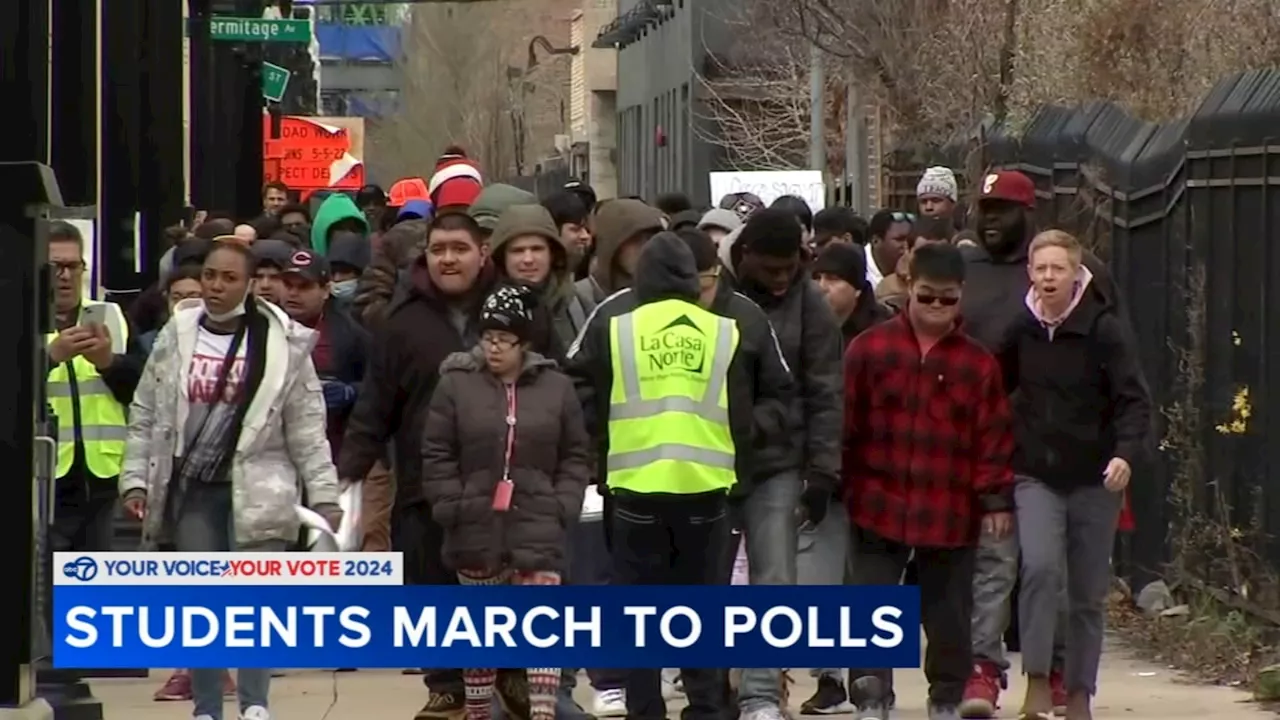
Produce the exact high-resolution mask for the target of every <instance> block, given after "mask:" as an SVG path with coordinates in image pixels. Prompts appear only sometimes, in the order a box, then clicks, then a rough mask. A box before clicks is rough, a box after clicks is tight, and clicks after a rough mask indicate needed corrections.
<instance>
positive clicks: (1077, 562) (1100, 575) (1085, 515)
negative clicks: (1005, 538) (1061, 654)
mask: <svg viewBox="0 0 1280 720" xmlns="http://www.w3.org/2000/svg"><path fill="white" fill-rule="evenodd" d="M1014 498H1015V500H1016V503H1017V508H1018V541H1019V543H1020V545H1021V546H1022V548H1021V549H1022V589H1021V590H1020V591H1019V596H1018V613H1019V614H1018V622H1019V626H1020V629H1021V634H1022V669H1023V671H1024V672H1025V673H1027V674H1028V675H1048V674H1049V671H1050V670H1051V669H1052V666H1053V656H1054V633H1055V630H1056V629H1058V626H1059V625H1060V622H1059V611H1058V610H1059V606H1060V602H1061V600H1060V598H1061V588H1062V587H1063V585H1064V582H1065V585H1066V596H1067V603H1068V609H1067V620H1066V627H1065V628H1062V630H1064V631H1065V632H1064V633H1063V634H1064V635H1065V637H1066V638H1068V639H1067V642H1066V663H1065V668H1064V673H1063V674H1064V678H1063V679H1064V681H1065V685H1066V689H1067V692H1078V691H1084V692H1087V693H1089V694H1090V695H1093V694H1095V693H1096V689H1097V680H1098V663H1099V661H1100V659H1101V657H1102V633H1103V628H1104V623H1105V618H1106V600H1107V588H1108V587H1109V586H1110V584H1111V548H1112V544H1113V543H1114V542H1115V534H1116V522H1117V521H1118V520H1119V517H1120V505H1121V502H1122V498H1123V495H1122V494H1121V493H1113V492H1111V491H1110V490H1107V489H1106V488H1105V487H1102V486H1101V485H1092V486H1088V487H1080V488H1076V489H1073V490H1071V491H1068V492H1059V491H1057V490H1054V489H1052V488H1050V487H1049V486H1047V485H1045V484H1044V483H1042V482H1040V481H1039V480H1034V479H1032V478H1026V477H1021V478H1018V485H1017V487H1016V489H1015V494H1014ZM1064 556H1065V558H1066V561H1065V568H1064V567H1063V565H1064V562H1063V558H1064ZM1064 570H1065V578H1064V577H1063V576H1064Z"/></svg>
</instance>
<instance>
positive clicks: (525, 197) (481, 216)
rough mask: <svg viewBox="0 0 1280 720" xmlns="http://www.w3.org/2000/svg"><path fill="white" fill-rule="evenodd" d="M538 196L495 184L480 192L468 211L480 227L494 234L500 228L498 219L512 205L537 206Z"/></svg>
mask: <svg viewBox="0 0 1280 720" xmlns="http://www.w3.org/2000/svg"><path fill="white" fill-rule="evenodd" d="M537 204H538V196H537V195H534V194H533V193H531V192H529V191H527V190H521V189H520V188H518V187H516V186H514V185H507V184H504V183H493V184H492V185H486V186H485V187H484V189H483V190H481V191H480V195H479V196H478V197H477V198H476V201H475V202H473V203H471V208H470V209H469V210H468V211H467V212H468V214H469V215H471V219H473V220H475V221H476V224H477V225H479V226H480V227H482V228H484V229H485V230H488V231H489V232H493V230H494V228H496V227H498V218H500V217H502V214H503V213H504V212H506V211H507V208H509V207H511V206H512V205H537Z"/></svg>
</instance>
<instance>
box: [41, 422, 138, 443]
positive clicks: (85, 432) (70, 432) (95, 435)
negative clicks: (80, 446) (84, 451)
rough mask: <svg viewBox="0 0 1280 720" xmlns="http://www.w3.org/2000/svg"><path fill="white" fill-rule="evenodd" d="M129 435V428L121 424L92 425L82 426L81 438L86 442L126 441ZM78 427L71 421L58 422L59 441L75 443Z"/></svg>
mask: <svg viewBox="0 0 1280 720" xmlns="http://www.w3.org/2000/svg"><path fill="white" fill-rule="evenodd" d="M128 435H129V428H128V427H127V426H121V425H90V426H88V427H81V428H80V439H81V440H83V441H84V442H87V443H89V442H124V441H125V439H126V438H127V437H128ZM75 441H76V429H75V428H73V427H71V426H70V423H67V424H66V425H63V424H62V423H59V424H58V442H59V443H74V442H75Z"/></svg>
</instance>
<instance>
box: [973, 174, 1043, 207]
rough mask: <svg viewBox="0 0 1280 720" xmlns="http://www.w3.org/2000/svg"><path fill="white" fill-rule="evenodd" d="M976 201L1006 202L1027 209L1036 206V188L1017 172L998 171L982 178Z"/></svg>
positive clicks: (1029, 179) (1029, 180) (1027, 178)
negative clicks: (979, 193)
mask: <svg viewBox="0 0 1280 720" xmlns="http://www.w3.org/2000/svg"><path fill="white" fill-rule="evenodd" d="M978 200H979V201H982V200H1007V201H1009V202H1015V203H1018V204H1019V205H1025V206H1027V207H1029V208H1034V207H1035V206H1036V186H1035V183H1033V182H1031V178H1029V177H1027V176H1026V175H1023V174H1022V173H1020V172H1018V171H1017V170H998V171H996V172H993V173H988V174H987V175H986V176H985V177H983V178H982V194H981V195H979V196H978Z"/></svg>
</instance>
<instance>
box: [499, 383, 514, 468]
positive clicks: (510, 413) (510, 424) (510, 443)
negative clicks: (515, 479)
mask: <svg viewBox="0 0 1280 720" xmlns="http://www.w3.org/2000/svg"><path fill="white" fill-rule="evenodd" d="M503 387H504V388H506V391H507V452H506V455H505V457H503V459H502V481H503V482H511V456H512V454H514V453H515V450H516V385H515V383H511V384H510V385H507V384H505V383H504V384H503Z"/></svg>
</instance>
